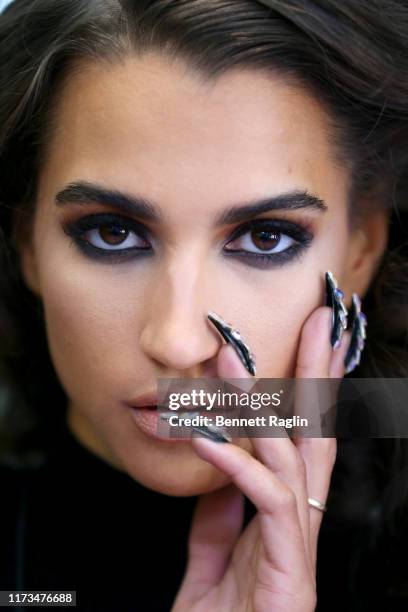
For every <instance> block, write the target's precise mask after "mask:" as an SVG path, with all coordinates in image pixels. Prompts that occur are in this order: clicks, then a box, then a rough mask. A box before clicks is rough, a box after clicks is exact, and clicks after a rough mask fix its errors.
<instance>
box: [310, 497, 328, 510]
mask: <svg viewBox="0 0 408 612" xmlns="http://www.w3.org/2000/svg"><path fill="white" fill-rule="evenodd" d="M307 503H308V504H309V506H313V508H316V509H317V510H320V511H321V512H326V510H327V507H326V506H325V505H324V504H322V503H321V502H319V500H318V499H314V498H313V497H308V498H307Z"/></svg>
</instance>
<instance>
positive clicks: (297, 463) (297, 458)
mask: <svg viewBox="0 0 408 612" xmlns="http://www.w3.org/2000/svg"><path fill="white" fill-rule="evenodd" d="M292 471H293V472H294V474H295V476H296V477H298V478H300V479H305V478H306V462H305V460H304V458H303V457H302V455H301V454H300V453H299V452H295V453H294V454H293V459H292Z"/></svg>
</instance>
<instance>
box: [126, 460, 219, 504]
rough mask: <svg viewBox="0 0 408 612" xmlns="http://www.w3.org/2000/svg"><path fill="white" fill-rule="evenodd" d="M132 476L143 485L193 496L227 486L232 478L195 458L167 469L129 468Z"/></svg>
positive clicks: (184, 495) (157, 489) (171, 492)
mask: <svg viewBox="0 0 408 612" xmlns="http://www.w3.org/2000/svg"><path fill="white" fill-rule="evenodd" d="M127 471H128V474H129V476H130V477H131V478H133V479H134V480H136V481H137V482H139V483H140V484H142V485H143V486H145V487H147V488H148V489H151V490H153V491H156V493H162V494H163V495H171V496H174V497H191V496H194V495H202V494H203V493H209V492H210V491H215V490H217V489H221V488H222V487H225V486H226V485H227V484H229V482H230V478H229V477H228V476H227V475H226V474H223V473H222V472H220V470H217V469H216V468H214V467H213V466H212V465H210V464H208V463H207V462H205V461H203V460H201V459H199V458H195V459H194V460H192V461H191V463H190V464H189V465H186V464H184V465H180V466H178V468H177V469H165V468H163V465H162V466H161V467H157V468H156V469H153V468H152V467H150V469H149V468H147V467H146V471H141V470H140V465H139V466H138V469H130V470H127Z"/></svg>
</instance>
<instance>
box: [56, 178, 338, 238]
mask: <svg viewBox="0 0 408 612" xmlns="http://www.w3.org/2000/svg"><path fill="white" fill-rule="evenodd" d="M55 203H56V205H57V206H66V205H69V204H79V205H82V206H86V205H90V204H100V205H102V206H107V207H112V208H116V209H118V210H119V211H121V212H124V213H127V214H131V215H134V216H135V217H138V218H140V219H143V220H144V221H149V222H151V223H157V224H158V223H160V222H163V214H162V212H161V210H160V207H159V205H158V204H157V203H155V202H153V201H152V200H149V199H147V198H145V197H143V196H136V195H130V194H128V193H124V192H121V191H118V190H116V189H109V188H106V187H104V186H102V185H98V184H93V183H89V182H86V181H78V182H74V183H70V184H69V185H67V186H66V187H64V189H62V191H59V192H58V193H57V195H56V196H55ZM299 209H308V210H314V211H318V212H326V211H327V210H328V207H327V204H325V202H324V201H323V200H322V199H320V198H319V197H317V196H316V195H313V194H310V193H308V192H307V191H305V190H292V191H288V192H285V193H281V194H278V195H274V196H268V197H264V198H262V199H260V200H253V201H249V202H248V201H247V202H244V203H240V204H239V205H238V206H229V207H227V208H226V209H225V210H223V211H222V212H221V213H220V214H219V215H217V217H216V219H215V226H216V227H221V226H224V225H228V224H232V223H240V222H242V221H245V220H247V219H250V218H252V217H254V216H256V215H259V214H262V213H265V212H269V211H271V210H299Z"/></svg>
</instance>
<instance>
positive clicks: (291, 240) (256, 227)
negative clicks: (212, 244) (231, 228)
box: [223, 219, 314, 268]
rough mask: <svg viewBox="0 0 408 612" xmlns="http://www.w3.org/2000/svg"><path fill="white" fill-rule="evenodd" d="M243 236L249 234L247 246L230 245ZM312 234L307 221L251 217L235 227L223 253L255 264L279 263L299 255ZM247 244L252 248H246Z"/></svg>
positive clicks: (264, 265)
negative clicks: (301, 222) (298, 221)
mask: <svg viewBox="0 0 408 612" xmlns="http://www.w3.org/2000/svg"><path fill="white" fill-rule="evenodd" d="M245 236H249V239H248V238H247V240H246V242H247V245H246V246H247V248H245V249H243V248H242V244H241V248H231V245H232V244H234V243H239V241H240V239H242V238H243V237H245ZM313 238H314V235H313V233H312V231H311V229H310V226H309V224H308V225H306V224H305V225H302V224H299V223H295V222H292V221H288V220H286V219H253V220H250V221H248V222H247V223H244V224H243V225H241V226H240V227H239V228H238V229H237V230H235V232H234V234H233V236H232V238H230V239H229V241H228V243H227V245H226V247H225V248H224V251H223V254H224V255H225V256H227V257H234V258H235V259H238V260H239V261H241V262H242V263H244V264H246V265H249V266H253V267H257V268H271V267H280V266H283V265H285V264H286V263H289V262H291V261H295V260H296V259H299V258H300V257H301V256H302V254H303V253H304V252H305V251H306V249H308V248H309V246H310V245H311V243H312V241H313ZM242 242H245V240H244V241H242V240H241V243H242ZM251 244H252V248H249V247H250V246H251ZM236 247H237V244H236Z"/></svg>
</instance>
